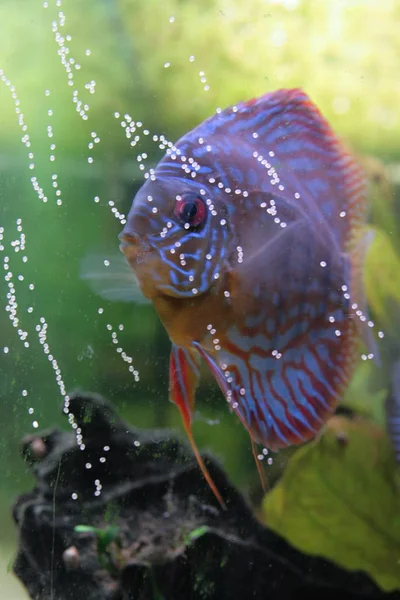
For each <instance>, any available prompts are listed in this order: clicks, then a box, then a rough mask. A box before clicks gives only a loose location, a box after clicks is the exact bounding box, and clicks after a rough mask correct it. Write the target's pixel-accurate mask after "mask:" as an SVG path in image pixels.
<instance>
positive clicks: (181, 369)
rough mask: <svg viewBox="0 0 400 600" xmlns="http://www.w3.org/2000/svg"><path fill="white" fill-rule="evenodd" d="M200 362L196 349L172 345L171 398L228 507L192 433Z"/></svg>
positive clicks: (202, 466) (212, 485) (201, 463)
mask: <svg viewBox="0 0 400 600" xmlns="http://www.w3.org/2000/svg"><path fill="white" fill-rule="evenodd" d="M199 362H200V357H199V355H198V353H197V352H196V351H195V350H190V349H186V348H180V347H178V346H175V345H173V346H172V350H171V356H170V367H169V381H170V385H169V394H170V400H171V402H173V403H174V404H176V405H177V407H178V408H179V411H180V413H181V416H182V421H183V425H184V427H185V430H186V434H187V436H188V439H189V442H190V445H191V446H192V449H193V453H194V455H195V457H196V460H197V463H198V465H199V467H200V469H201V472H202V473H203V475H204V478H205V480H206V481H207V483H208V485H209V486H210V488H211V490H212V491H213V493H214V495H215V497H216V498H217V500H218V502H219V503H220V505H221V507H222V508H226V507H225V503H224V501H223V499H222V496H221V494H220V493H219V491H218V489H217V487H216V485H215V483H214V481H213V480H212V478H211V475H210V473H209V471H208V469H207V467H206V465H205V464H204V461H203V459H202V457H201V455H200V452H199V450H198V448H197V446H196V442H195V441H194V438H193V433H192V418H193V411H194V402H195V392H196V387H197V385H198V381H199V378H200V365H199Z"/></svg>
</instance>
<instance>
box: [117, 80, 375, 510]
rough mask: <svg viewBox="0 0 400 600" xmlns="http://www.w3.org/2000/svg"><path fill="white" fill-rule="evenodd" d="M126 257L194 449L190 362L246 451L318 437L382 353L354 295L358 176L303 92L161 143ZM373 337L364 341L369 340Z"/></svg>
mask: <svg viewBox="0 0 400 600" xmlns="http://www.w3.org/2000/svg"><path fill="white" fill-rule="evenodd" d="M147 177H148V178H147V181H146V182H145V183H144V185H143V186H142V187H141V188H140V190H139V191H138V193H137V194H136V196H135V198H134V201H133V204H132V208H131V210H130V212H129V215H128V218H127V223H126V226H125V227H124V230H123V231H122V233H121V235H120V240H121V246H120V248H121V250H122V252H123V253H124V254H125V257H126V259H127V261H128V263H129V264H130V266H131V267H132V269H133V271H134V273H135V276H136V278H137V280H138V283H139V286H140V288H141V290H142V292H143V294H144V295H145V296H146V297H147V298H148V299H150V300H151V302H152V303H153V305H154V307H155V309H156V311H157V313H158V315H159V317H160V319H161V321H162V322H163V324H164V326H165V328H166V330H167V332H168V334H169V337H170V339H171V342H172V350H171V357H170V398H171V400H172V401H173V402H174V403H175V404H176V405H177V406H178V408H179V410H180V412H181V415H182V418H183V424H184V426H185V429H186V432H187V434H188V437H189V440H190V442H191V444H192V447H193V450H194V453H195V455H196V457H197V460H198V462H199V465H200V467H201V469H202V472H203V474H204V476H205V478H206V479H207V481H208V483H209V484H210V486H211V488H212V489H213V491H214V493H215V495H216V497H217V498H218V500H219V501H220V503H221V504H222V505H223V500H222V497H221V495H220V493H219V491H218V490H217V488H216V486H215V485H214V483H213V481H212V479H211V477H210V474H209V473H208V471H207V469H206V466H205V465H204V463H203V461H202V459H201V457H200V455H199V452H198V450H197V447H196V444H195V442H194V439H193V435H192V430H191V422H192V417H193V410H194V403H195V390H196V387H197V384H198V381H199V373H200V371H199V365H200V359H204V361H205V362H206V364H207V365H208V367H209V368H210V370H211V372H212V373H213V374H214V376H215V379H216V381H217V382H218V385H219V387H220V388H221V390H222V392H223V394H224V396H225V398H226V400H227V402H228V403H229V406H230V408H231V410H232V411H233V412H235V413H236V415H237V416H238V417H239V419H240V421H241V422H242V424H243V425H244V427H245V428H246V429H247V430H248V432H249V434H250V436H251V440H252V442H253V443H260V444H263V445H264V446H266V447H267V448H270V449H272V450H278V449H279V448H284V447H286V446H289V445H292V444H301V443H303V442H307V441H308V440H310V439H311V438H313V437H314V436H315V435H316V433H317V432H318V431H319V430H320V428H321V427H322V426H323V424H324V422H325V421H326V419H327V418H328V417H329V416H330V415H331V413H332V412H333V411H334V409H335V407H336V405H337V403H338V401H339V399H340V397H341V394H342V391H343V389H344V387H345V386H346V384H347V382H348V381H349V378H350V376H351V373H352V368H353V365H354V363H355V359H356V349H357V345H358V343H359V339H358V338H359V334H360V333H362V335H363V337H364V338H365V339H366V340H367V342H368V344H369V347H370V351H371V354H372V353H375V354H376V349H375V348H374V340H373V337H372V335H371V329H370V327H371V326H372V325H373V324H372V323H371V322H370V321H368V315H367V311H366V302H365V296H364V293H363V286H362V264H363V255H364V254H365V252H366V250H367V248H368V237H365V236H364V235H363V228H364V224H365V220H366V216H367V205H366V189H365V181H364V176H363V174H362V171H361V170H360V168H359V167H358V166H357V164H356V162H355V160H354V159H353V158H352V157H351V156H350V154H349V153H348V152H347V151H346V149H345V148H344V147H343V145H342V144H341V143H340V141H339V140H338V138H337V137H336V136H335V134H334V133H333V131H332V129H331V128H330V126H329V124H328V123H327V121H326V120H325V119H324V118H323V116H322V115H321V114H320V112H319V111H318V109H317V108H316V106H315V105H314V104H313V103H312V102H311V101H310V100H309V98H308V97H307V96H306V94H304V93H303V92H302V91H301V90H279V91H276V92H273V93H268V94H266V95H264V96H262V97H260V98H257V99H252V100H250V101H248V102H243V103H240V104H238V105H236V106H233V107H230V108H227V109H226V110H223V111H217V113H216V114H215V115H213V116H212V117H211V118H209V119H207V120H206V121H204V122H203V123H202V124H200V125H199V126H198V127H196V128H195V129H193V130H192V131H190V132H189V133H187V134H186V135H184V136H183V137H182V138H181V139H180V140H179V141H178V142H176V143H175V144H170V145H169V148H168V150H167V152H166V155H165V156H164V158H163V159H162V160H161V161H160V162H159V164H158V165H157V166H156V168H155V169H154V170H152V171H150V173H149V174H148V175H147ZM369 326H370V327H369Z"/></svg>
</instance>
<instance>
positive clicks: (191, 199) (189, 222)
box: [174, 194, 207, 227]
mask: <svg viewBox="0 0 400 600" xmlns="http://www.w3.org/2000/svg"><path fill="white" fill-rule="evenodd" d="M174 212H175V215H176V216H177V217H178V219H179V221H180V222H181V224H182V225H185V226H186V227H187V226H189V227H199V226H200V225H202V224H203V223H204V222H205V220H206V217H207V207H206V205H205V203H204V201H203V200H202V198H200V197H199V196H196V195H195V194H185V195H182V196H177V197H176V204H175V211H174Z"/></svg>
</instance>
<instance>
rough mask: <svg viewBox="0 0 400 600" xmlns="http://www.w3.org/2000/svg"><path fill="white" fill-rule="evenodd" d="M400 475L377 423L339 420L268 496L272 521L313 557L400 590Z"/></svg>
mask: <svg viewBox="0 0 400 600" xmlns="http://www.w3.org/2000/svg"><path fill="white" fill-rule="evenodd" d="M399 493H400V472H399V470H398V468H397V465H396V463H395V459H394V455H393V452H392V449H391V445H390V442H389V440H388V439H387V437H386V435H385V434H384V432H383V431H382V430H381V429H380V428H379V427H377V426H376V425H375V424H374V423H373V422H372V421H368V420H366V419H363V418H361V417H358V418H356V419H354V420H351V419H348V418H345V417H333V418H332V419H331V420H330V421H329V423H328V425H327V427H326V431H325V433H324V434H323V435H322V437H321V438H320V439H317V440H316V441H315V442H312V443H310V444H308V445H307V446H305V447H304V448H301V449H300V450H298V451H297V452H296V453H295V455H294V456H292V458H291V459H290V460H289V462H288V465H287V467H286V469H285V472H284V474H283V476H282V478H281V480H280V482H279V483H278V484H277V486H276V487H275V488H274V490H273V491H272V492H271V493H270V494H268V495H267V496H266V498H265V500H264V517H265V521H266V522H267V523H268V525H269V526H270V527H272V528H273V529H274V530H275V531H277V532H278V533H280V534H281V535H283V536H284V537H285V538H287V539H288V540H290V542H291V543H292V544H294V545H295V546H296V547H298V548H300V549H301V550H303V551H305V552H307V553H309V554H317V555H322V556H325V557H327V558H329V559H331V560H333V561H335V562H336V563H338V564H339V565H341V566H343V567H344V568H346V569H351V570H362V571H365V572H367V573H368V574H369V575H370V576H371V577H372V578H373V579H374V580H375V581H376V582H377V583H378V584H379V585H380V586H381V587H382V588H383V589H384V590H387V591H391V590H394V589H398V588H400V572H399V558H400V511H399Z"/></svg>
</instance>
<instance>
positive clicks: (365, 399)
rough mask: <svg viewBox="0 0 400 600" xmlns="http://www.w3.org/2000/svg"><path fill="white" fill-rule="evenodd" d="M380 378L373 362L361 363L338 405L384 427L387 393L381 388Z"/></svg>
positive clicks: (380, 371)
mask: <svg viewBox="0 0 400 600" xmlns="http://www.w3.org/2000/svg"><path fill="white" fill-rule="evenodd" d="M382 377H383V376H382V370H381V369H380V368H379V367H378V366H377V365H376V364H375V363H374V362H373V361H371V360H367V361H361V362H360V363H359V365H358V366H357V368H356V370H355V372H354V375H353V377H352V379H351V382H350V385H349V386H348V388H347V389H346V391H345V393H344V395H343V398H342V400H341V403H340V404H341V405H343V406H347V407H348V408H350V409H352V410H353V411H355V412H357V413H361V414H364V415H365V416H368V417H370V418H371V419H373V420H374V421H375V422H376V423H377V424H378V425H381V426H382V427H384V426H385V424H386V412H385V400H386V398H387V395H388V393H389V392H388V389H387V388H385V387H383V381H382ZM385 383H386V384H387V381H386V382H385Z"/></svg>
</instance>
